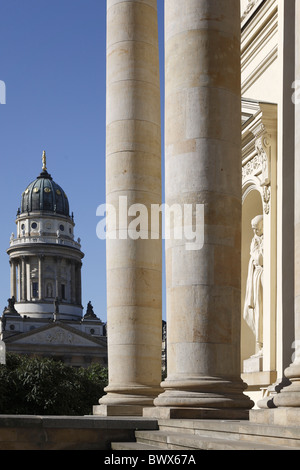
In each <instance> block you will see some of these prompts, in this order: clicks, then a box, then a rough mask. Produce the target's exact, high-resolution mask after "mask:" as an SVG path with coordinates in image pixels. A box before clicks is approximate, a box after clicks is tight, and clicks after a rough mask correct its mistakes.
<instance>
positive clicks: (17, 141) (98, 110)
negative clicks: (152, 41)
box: [0, 0, 164, 321]
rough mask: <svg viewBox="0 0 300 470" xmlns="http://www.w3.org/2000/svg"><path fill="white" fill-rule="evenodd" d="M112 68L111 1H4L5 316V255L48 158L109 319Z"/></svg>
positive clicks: (0, 153) (97, 300)
mask: <svg viewBox="0 0 300 470" xmlns="http://www.w3.org/2000/svg"><path fill="white" fill-rule="evenodd" d="M163 3H164V2H163V0H158V8H159V34H160V45H161V46H160V50H161V52H160V54H161V78H162V81H163ZM105 66H106V0H0V80H3V81H4V82H5V83H6V91H7V95H6V104H5V105H0V158H1V186H0V194H1V200H0V203H1V221H2V223H1V230H0V299H1V301H0V314H1V313H2V310H3V308H4V306H5V305H6V304H7V299H8V297H9V296H10V271H9V263H8V255H7V254H6V249H7V248H8V246H9V238H10V235H11V233H12V232H14V233H16V230H15V216H16V213H17V209H18V207H19V206H20V199H21V194H22V192H23V191H24V190H25V189H26V187H27V185H28V184H29V183H30V182H31V181H33V180H34V179H35V178H36V176H38V174H39V173H40V171H41V155H42V151H43V150H46V152H47V168H48V171H49V173H51V175H52V177H53V178H54V180H55V181H56V182H57V183H58V184H59V185H61V186H62V187H63V189H64V190H65V192H66V194H67V195H68V198H69V202H70V210H71V211H73V212H74V215H75V223H76V227H75V237H76V238H77V237H80V238H81V240H82V249H83V251H84V253H85V258H84V260H83V262H84V264H83V279H82V281H83V282H82V288H83V305H84V307H86V305H87V302H88V301H89V300H91V301H92V303H93V305H94V309H95V313H96V314H97V315H98V316H100V317H101V319H102V320H103V321H106V284H105V277H106V268H105V242H104V241H100V240H98V239H97V237H96V225H97V222H98V221H99V218H97V217H96V209H97V206H98V205H99V204H103V203H104V202H105V92H106V90H105V77H106V70H105ZM162 102H163V93H162ZM1 302H2V305H1ZM163 315H164V314H163Z"/></svg>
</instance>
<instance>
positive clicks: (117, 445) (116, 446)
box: [111, 442, 157, 451]
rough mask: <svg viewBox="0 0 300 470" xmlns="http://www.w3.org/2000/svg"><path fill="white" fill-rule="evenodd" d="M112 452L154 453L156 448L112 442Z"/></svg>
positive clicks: (134, 443) (140, 444)
mask: <svg viewBox="0 0 300 470" xmlns="http://www.w3.org/2000/svg"><path fill="white" fill-rule="evenodd" d="M111 448H112V450H134V451H135V450H147V451H155V450H157V447H155V446H150V445H148V444H143V443H141V442H112V444H111Z"/></svg>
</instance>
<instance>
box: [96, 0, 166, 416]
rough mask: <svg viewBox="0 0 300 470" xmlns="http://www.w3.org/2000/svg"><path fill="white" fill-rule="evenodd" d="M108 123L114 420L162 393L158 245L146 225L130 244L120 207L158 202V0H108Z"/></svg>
mask: <svg viewBox="0 0 300 470" xmlns="http://www.w3.org/2000/svg"><path fill="white" fill-rule="evenodd" d="M106 125H107V144H106V194H107V197H106V202H107V204H108V205H111V206H113V207H114V208H115V212H116V216H117V224H116V225H115V224H114V221H115V220H113V217H112V216H113V215H114V211H113V213H110V209H109V208H108V223H107V234H108V239H107V325H108V366H109V385H108V387H107V388H106V390H105V391H106V392H107V395H106V396H104V397H103V398H102V399H101V400H100V404H101V405H102V410H104V413H106V412H107V413H108V414H109V413H110V411H109V410H110V407H114V406H118V407H119V408H118V410H117V413H118V414H123V413H127V412H128V406H129V407H131V408H130V411H129V412H130V413H132V414H141V412H142V406H143V405H145V406H147V405H151V404H152V403H153V399H154V397H155V396H157V394H158V393H159V391H160V389H159V383H160V380H161V329H162V317H161V240H159V239H153V240H152V239H151V234H150V227H149V232H148V230H147V229H146V230H145V229H144V227H145V224H143V227H141V230H144V231H143V232H142V233H141V237H138V239H132V238H130V235H128V233H127V228H128V224H129V222H130V221H132V220H133V219H132V218H130V217H128V218H127V210H126V203H127V206H128V208H130V207H131V206H132V204H142V205H143V206H144V207H146V208H147V210H148V213H150V211H151V204H160V203H161V148H160V146H161V128H160V89H159V55H158V28H157V4H156V0H131V1H124V0H108V1H107V124H106ZM120 198H121V199H120ZM121 200H122V203H121ZM123 203H125V206H124V204H123ZM120 204H121V205H122V204H123V206H122V207H123V208H124V207H125V209H121V208H120ZM131 215H134V213H132V214H131ZM137 215H138V214H137ZM144 222H146V221H145V220H144ZM112 238H115V239H112ZM156 238H159V237H156ZM105 407H107V408H105ZM105 409H106V411H105ZM113 412H114V411H112V413H113Z"/></svg>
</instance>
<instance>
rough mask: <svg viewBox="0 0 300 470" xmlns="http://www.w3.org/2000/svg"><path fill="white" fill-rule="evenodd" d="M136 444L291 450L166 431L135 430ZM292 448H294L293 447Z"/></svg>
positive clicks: (220, 448)
mask: <svg viewBox="0 0 300 470" xmlns="http://www.w3.org/2000/svg"><path fill="white" fill-rule="evenodd" d="M136 441H137V442H136V443H137V445H140V444H146V445H149V446H151V447H152V448H155V449H156V450H163V449H172V450H180V449H181V450H184V449H186V450H292V449H293V448H291V447H287V446H277V445H270V444H269V445H268V444H263V443H261V442H259V441H258V442H248V441H244V440H239V439H234V438H230V437H228V438H225V437H223V438H221V437H218V438H217V437H212V436H203V435H199V434H197V435H196V434H190V433H186V434H184V433H179V432H168V431H137V432H136ZM294 450H296V449H295V448H294Z"/></svg>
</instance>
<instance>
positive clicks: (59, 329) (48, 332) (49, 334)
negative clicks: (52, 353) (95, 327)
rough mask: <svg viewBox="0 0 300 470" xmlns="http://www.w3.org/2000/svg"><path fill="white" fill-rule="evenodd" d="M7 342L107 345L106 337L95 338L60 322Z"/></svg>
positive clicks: (22, 334) (15, 336) (80, 345)
mask: <svg viewBox="0 0 300 470" xmlns="http://www.w3.org/2000/svg"><path fill="white" fill-rule="evenodd" d="M5 342H7V343H14V344H32V345H45V344H48V345H53V346H62V345H68V346H78V347H95V346H98V347H106V338H95V337H92V336H90V335H87V334H86V333H83V332H81V331H78V330H76V328H72V327H70V326H69V325H65V324H63V323H60V322H55V323H51V324H50V325H46V326H42V327H40V328H36V329H34V330H31V331H28V332H27V333H20V334H16V335H14V336H10V337H9V338H7V339H6V340H5Z"/></svg>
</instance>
